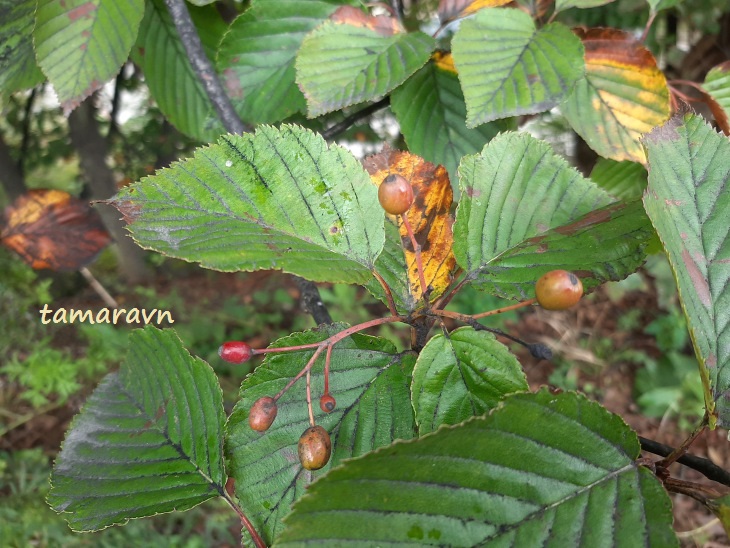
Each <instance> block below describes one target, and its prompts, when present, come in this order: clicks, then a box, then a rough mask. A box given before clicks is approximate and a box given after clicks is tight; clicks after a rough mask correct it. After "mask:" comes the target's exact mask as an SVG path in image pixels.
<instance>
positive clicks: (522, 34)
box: [452, 8, 583, 127]
mask: <svg viewBox="0 0 730 548" xmlns="http://www.w3.org/2000/svg"><path fill="white" fill-rule="evenodd" d="M452 47H453V55H454V62H455V64H456V68H457V69H458V71H459V79H460V80H461V87H462V89H463V90H464V97H465V98H466V107H467V120H466V123H467V125H468V126H469V127H474V126H478V125H479V124H483V123H485V122H489V121H491V120H496V119H497V118H506V117H508V116H515V115H518V114H533V113H537V112H543V111H545V110H549V109H550V108H552V107H554V106H556V105H557V104H558V103H560V101H562V100H563V98H564V97H565V96H566V95H567V94H568V92H570V90H571V88H572V87H573V84H574V83H575V82H576V81H577V80H578V79H579V78H580V77H581V76H582V75H583V46H582V45H581V42H580V39H578V38H577V37H576V36H575V35H574V34H573V33H572V32H571V31H570V29H569V28H568V27H566V26H565V25H563V24H561V23H551V24H549V25H545V26H544V27H542V28H541V29H539V30H537V29H536V28H535V23H534V21H533V20H532V18H531V17H530V16H529V15H527V14H526V13H524V12H522V11H520V10H513V9H505V8H485V9H483V10H480V11H479V12H477V14H476V15H475V16H474V17H473V18H472V19H469V20H466V21H464V22H463V23H462V24H461V27H460V28H459V30H458V31H457V32H456V34H455V35H454V40H453V44H452Z"/></svg>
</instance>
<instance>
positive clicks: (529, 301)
mask: <svg viewBox="0 0 730 548" xmlns="http://www.w3.org/2000/svg"><path fill="white" fill-rule="evenodd" d="M536 302H537V299H527V300H526V301H522V302H519V303H516V304H512V305H509V306H503V307H502V308H497V309H496V310H489V311H487V312H482V313H480V314H474V315H473V316H472V318H474V319H475V320H478V319H479V318H486V317H487V316H494V315H495V314H501V313H502V312H508V311H510V310H515V309H517V308H522V307H523V306H530V305H531V304H535V303H536Z"/></svg>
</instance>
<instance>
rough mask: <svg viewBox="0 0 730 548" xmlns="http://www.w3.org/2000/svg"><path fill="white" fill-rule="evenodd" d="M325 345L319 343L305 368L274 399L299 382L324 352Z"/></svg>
mask: <svg viewBox="0 0 730 548" xmlns="http://www.w3.org/2000/svg"><path fill="white" fill-rule="evenodd" d="M325 343H326V341H325ZM325 346H326V344H323V343H319V346H318V347H317V350H315V351H314V354H312V357H311V358H309V361H308V362H307V365H305V366H304V368H303V369H302V370H301V371H300V372H299V373H298V374H297V376H296V377H294V378H293V379H292V380H290V381H289V382H288V383H287V385H286V386H285V387H284V388H282V389H281V390H280V391H279V393H278V394H277V395H276V396H274V401H276V400H278V399H279V398H280V397H282V396H283V395H284V393H285V392H286V391H287V390H289V389H290V388H291V387H292V386H294V383H295V382H297V381H298V380H299V379H301V378H302V376H303V375H304V374H305V373H307V372H308V371H309V370H310V369H311V368H312V366H313V365H314V362H315V361H317V358H318V357H319V355H320V354H321V353H322V350H324V348H325Z"/></svg>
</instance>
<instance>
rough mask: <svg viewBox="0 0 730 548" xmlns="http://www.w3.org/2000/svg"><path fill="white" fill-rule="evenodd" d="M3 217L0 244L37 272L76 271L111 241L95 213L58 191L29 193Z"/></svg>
mask: <svg viewBox="0 0 730 548" xmlns="http://www.w3.org/2000/svg"><path fill="white" fill-rule="evenodd" d="M5 215H6V219H7V223H6V224H5V226H4V227H3V230H2V232H0V241H2V243H3V245H5V246H6V247H8V248H10V249H12V250H13V251H15V252H16V253H18V254H19V255H20V256H21V257H23V260H25V262H27V263H28V264H29V265H30V266H32V267H33V268H35V269H36V270H40V269H44V268H48V269H51V270H78V269H79V268H81V267H82V266H84V265H86V264H88V263H89V262H91V261H92V260H93V259H94V257H95V256H96V255H97V253H99V251H101V250H102V249H103V248H104V247H105V246H106V245H107V244H108V243H109V242H110V241H111V238H110V236H109V234H108V233H107V231H106V229H105V228H104V225H103V224H102V222H101V219H100V218H99V216H98V215H97V213H96V212H95V211H94V210H92V209H91V208H90V207H89V206H88V205H87V204H86V203H85V202H82V201H81V200H78V199H76V198H73V197H72V196H71V195H69V194H68V193H66V192H62V191H60V190H31V191H30V192H28V193H27V194H23V195H22V196H20V197H19V198H18V199H17V200H16V201H15V202H14V203H13V205H12V206H10V207H8V208H7V209H6V211H5Z"/></svg>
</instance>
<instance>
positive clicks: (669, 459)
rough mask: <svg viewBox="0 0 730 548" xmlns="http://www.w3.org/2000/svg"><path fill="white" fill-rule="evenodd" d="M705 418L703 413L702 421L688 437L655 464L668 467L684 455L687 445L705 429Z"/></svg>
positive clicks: (706, 418)
mask: <svg viewBox="0 0 730 548" xmlns="http://www.w3.org/2000/svg"><path fill="white" fill-rule="evenodd" d="M707 420H708V417H707V413H705V416H704V417H702V421H701V422H700V424H699V425H698V426H697V428H695V429H694V431H693V432H692V433H691V434H690V435H689V437H688V438H687V439H686V440H684V441H683V442H682V445H680V446H679V447H677V448H676V449H675V450H674V451H672V452H671V453H670V454H669V455H667V456H666V457H664V458H663V459H662V460H660V461H659V462H658V463H657V465H658V466H663V467H664V468H669V466H670V465H671V464H672V463H673V462H675V461H676V460H677V459H678V458H680V457H682V456H684V455H685V453H687V449H689V446H690V445H692V443H694V441H695V440H696V439H697V436H699V435H700V434H701V433H702V432H704V431H705V428H706V427H707Z"/></svg>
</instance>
